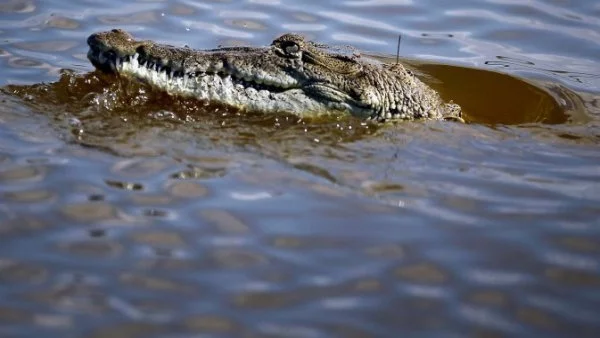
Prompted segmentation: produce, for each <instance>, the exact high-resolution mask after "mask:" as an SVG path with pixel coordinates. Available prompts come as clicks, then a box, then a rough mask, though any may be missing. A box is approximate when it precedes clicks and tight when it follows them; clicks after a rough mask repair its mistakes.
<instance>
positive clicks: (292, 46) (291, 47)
mask: <svg viewBox="0 0 600 338" xmlns="http://www.w3.org/2000/svg"><path fill="white" fill-rule="evenodd" d="M284 48H285V53H286V54H296V53H298V51H299V50H300V46H298V45H297V44H296V43H295V42H290V43H289V44H288V45H287V46H284Z"/></svg>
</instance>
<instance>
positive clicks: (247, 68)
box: [87, 29, 460, 120]
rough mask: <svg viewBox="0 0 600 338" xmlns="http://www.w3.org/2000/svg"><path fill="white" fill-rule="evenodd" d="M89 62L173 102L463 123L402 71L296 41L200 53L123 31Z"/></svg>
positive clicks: (95, 43)
mask: <svg viewBox="0 0 600 338" xmlns="http://www.w3.org/2000/svg"><path fill="white" fill-rule="evenodd" d="M87 42H88V45H89V47H90V49H89V52H88V58H89V60H90V61H91V62H92V64H93V65H94V66H95V67H96V68H98V69H100V70H103V71H107V72H114V73H117V74H120V75H124V76H128V77H133V78H136V79H139V80H142V81H145V82H147V83H149V84H150V85H152V86H154V87H157V88H159V89H161V90H164V91H166V92H168V93H169V94H172V95H180V96H186V97H195V98H198V99H200V100H208V101H214V102H219V103H223V104H226V105H231V106H235V107H238V108H241V109H246V110H252V111H265V112H288V113H294V114H297V115H300V116H306V115H308V114H316V113H322V112H329V111H344V112H349V113H351V114H353V115H356V116H360V117H365V118H369V119H376V120H386V119H417V118H432V119H435V118H456V119H460V107H459V106H458V105H456V104H453V103H444V102H443V101H442V99H441V98H440V97H439V95H438V94H437V92H435V91H434V90H433V89H431V88H430V87H428V86H427V85H425V84H424V83H423V82H421V81H420V80H419V79H417V78H416V77H415V76H414V75H413V74H412V73H411V72H410V71H408V70H407V69H405V68H404V67H403V66H402V65H401V64H395V65H391V66H389V65H381V64H376V63H369V62H365V61H363V60H361V59H360V58H358V57H349V56H346V55H341V54H336V53H332V52H329V51H327V50H326V49H324V48H322V47H320V46H319V45H317V44H316V43H313V42H310V41H306V40H305V39H304V38H302V37H301V36H300V35H297V34H285V35H282V36H281V37H279V38H277V39H275V40H274V41H273V43H272V44H271V46H268V47H262V48H251V47H229V48H219V49H211V50H194V49H190V48H187V47H173V46H169V45H164V44H159V43H155V42H152V41H147V40H146V41H138V40H135V39H134V38H133V37H132V36H131V35H130V34H128V33H127V32H125V31H123V30H120V29H113V30H111V31H108V32H101V33H96V34H92V35H91V36H90V37H89V38H88V40H87Z"/></svg>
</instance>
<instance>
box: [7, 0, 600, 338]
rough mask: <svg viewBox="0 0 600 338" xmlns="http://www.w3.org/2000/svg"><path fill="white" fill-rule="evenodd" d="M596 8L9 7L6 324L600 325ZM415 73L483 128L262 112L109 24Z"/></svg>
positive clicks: (149, 329) (38, 327) (134, 329)
mask: <svg viewBox="0 0 600 338" xmlns="http://www.w3.org/2000/svg"><path fill="white" fill-rule="evenodd" d="M599 17H600V7H598V5H597V4H596V3H595V2H593V1H568V2H564V1H541V0H538V1H529V2H526V3H523V2H518V1H491V0H490V1H467V0H462V1H454V2H448V1H434V0H430V1H419V2H416V1H400V0H398V1H383V0H365V1H359V0H354V1H353V0H348V1H341V2H330V3H328V2H322V1H307V2H303V3H302V4H301V5H300V3H298V2H293V1H283V0H281V1H264V0H262V1H170V2H166V1H164V2H161V1H152V2H149V1H139V2H128V3H126V4H123V3H122V2H119V1H111V0H107V1H103V2H101V3H100V2H92V1H71V2H67V1H57V0H54V1H31V0H14V1H7V2H5V3H2V4H0V67H1V68H2V72H0V85H2V86H3V88H2V91H1V92H0V102H1V104H0V234H1V237H0V335H2V336H3V337H22V336H33V337H37V336H44V337H113V336H121V337H134V336H140V337H150V336H157V337H158V336H168V337H190V336H201V335H205V336H211V337H212V336H215V337H217V336H219V337H220V336H223V337H240V336H241V337H246V336H247V337H398V336H399V335H401V334H405V335H410V336H418V337H420V336H423V337H446V336H447V337H463V336H475V337H478V336H480V337H496V336H528V337H563V336H564V337H574V336H577V337H596V336H598V335H599V334H600V320H599V319H598V318H600V306H599V304H600V293H599V292H598V290H600V272H599V271H600V268H599V264H600V260H599V257H600V221H598V220H599V219H600V207H599V205H600V204H599V202H600V183H599V182H600V160H599V158H600V151H599V150H598V147H599V145H600V123H599V121H600V99H599V98H600V61H599V59H598V55H600V34H599V33H598V32H600V19H598V18H599ZM115 27H119V28H123V29H126V30H128V31H131V32H133V34H135V36H136V37H139V38H144V39H146V38H147V39H153V40H158V41H161V42H166V43H170V44H174V45H184V44H187V45H189V46H193V47H195V48H214V47H215V46H218V45H226V46H231V45H257V46H259V45H267V44H269V43H270V42H271V40H272V39H273V38H274V37H276V36H277V35H279V34H282V33H284V32H289V31H296V32H301V33H303V34H305V35H307V36H308V37H309V38H311V39H314V40H317V41H320V42H324V43H327V44H329V45H331V46H333V47H334V48H336V47H339V48H348V47H346V46H347V45H351V46H353V48H356V50H357V52H360V53H362V54H364V55H366V56H369V57H373V58H378V59H380V60H382V61H384V62H395V55H394V53H395V50H396V41H397V37H398V34H402V36H403V39H402V46H401V54H402V55H401V56H402V62H405V63H406V64H407V65H409V66H410V67H412V68H413V69H414V70H415V71H416V72H417V73H418V74H419V75H420V76H421V77H422V79H423V80H424V81H426V82H427V83H429V84H430V85H432V86H433V87H434V88H436V89H438V90H439V91H440V92H441V94H442V95H443V96H444V97H445V98H446V99H452V100H454V101H456V102H457V103H459V104H460V105H461V106H463V107H464V109H465V111H466V117H467V122H468V123H467V124H460V123H448V122H439V121H426V122H407V123H394V124H390V125H383V126H382V125H376V124H370V123H365V122H364V121H360V120H357V119H354V118H350V117H342V116H337V117H327V118H319V119H299V118H297V117H293V116H265V115H261V114H242V113H239V112H237V111H235V110H232V109H227V108H225V107H219V106H214V105H206V104H203V103H199V102H196V101H193V100H181V99H176V98H170V97H167V96H166V95H162V94H160V93H156V92H153V91H150V90H148V88H145V87H143V86H140V85H138V84H133V83H131V82H127V81H123V80H117V79H115V78H113V77H110V76H105V75H102V74H98V73H90V72H91V71H92V70H93V69H92V66H91V65H90V64H89V62H88V61H87V60H86V58H85V54H86V52H87V48H86V44H85V39H86V37H87V36H88V35H89V34H90V33H92V32H95V31H101V30H107V29H111V28H115Z"/></svg>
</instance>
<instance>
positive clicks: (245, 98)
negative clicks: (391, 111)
mask: <svg viewBox="0 0 600 338" xmlns="http://www.w3.org/2000/svg"><path fill="white" fill-rule="evenodd" d="M107 67H108V68H110V66H107ZM118 73H119V74H120V75H122V76H125V77H128V78H132V79H137V80H141V81H143V82H145V83H147V84H149V85H150V86H152V87H154V88H157V89H159V90H161V91H164V92H166V93H168V94H170V95H173V96H180V97H186V98H195V99H198V100H202V101H208V102H213V103H219V104H223V105H227V106H232V107H235V108H237V109H241V110H245V111H253V112H265V113H290V114H294V115H298V116H301V117H307V116H317V115H323V114H330V113H333V112H338V113H339V112H340V111H342V112H351V111H352V107H350V106H349V105H347V104H344V103H338V104H336V103H324V102H319V101H316V100H314V99H312V98H311V97H309V96H307V95H306V94H305V93H304V91H303V90H302V89H299V88H298V89H288V90H285V91H281V92H270V91H268V90H264V89H262V90H257V89H255V88H253V87H244V86H243V85H241V84H239V83H236V82H235V81H234V80H233V79H232V78H231V77H221V76H219V75H204V76H202V77H191V78H188V79H184V78H181V77H174V78H170V77H168V76H167V75H166V74H165V73H159V72H153V71H149V70H148V71H144V70H139V69H128V68H127V65H125V66H124V67H123V68H121V69H120V70H119V71H118ZM367 116H368V114H367Z"/></svg>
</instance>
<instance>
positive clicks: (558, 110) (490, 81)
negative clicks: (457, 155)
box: [411, 63, 583, 125]
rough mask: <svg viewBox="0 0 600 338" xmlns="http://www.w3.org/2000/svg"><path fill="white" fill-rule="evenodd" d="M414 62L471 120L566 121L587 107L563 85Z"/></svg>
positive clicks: (488, 121) (496, 122)
mask: <svg viewBox="0 0 600 338" xmlns="http://www.w3.org/2000/svg"><path fill="white" fill-rule="evenodd" d="M411 65H413V66H415V68H416V69H418V70H419V71H421V72H423V73H425V74H427V75H428V76H432V77H433V78H434V79H435V80H433V81H427V78H425V81H426V82H428V83H429V84H430V85H431V86H432V87H433V88H435V89H436V90H438V91H439V92H440V94H441V95H442V96H443V97H444V98H446V99H448V100H453V101H454V102H456V103H458V104H459V105H460V106H461V107H462V108H463V111H464V113H465V119H466V120H467V121H468V122H471V123H485V124H512V125H514V124H525V123H543V124H562V123H566V122H568V121H570V120H571V116H570V115H571V114H573V112H571V110H575V111H576V113H580V112H581V111H582V110H583V106H582V105H583V103H582V102H581V99H579V98H578V96H577V95H576V94H575V93H573V92H572V91H570V90H568V89H566V88H563V87H555V88H556V89H554V88H551V89H546V88H543V87H542V86H540V85H537V84H534V83H533V82H532V81H529V80H525V79H522V78H518V77H515V76H512V75H508V74H504V73H499V72H495V71H489V70H482V69H476V68H469V67H461V66H450V65H443V64H434V63H428V64H425V63H411ZM551 90H552V91H553V92H551ZM561 99H562V100H561ZM560 101H562V103H559V102H560Z"/></svg>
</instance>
